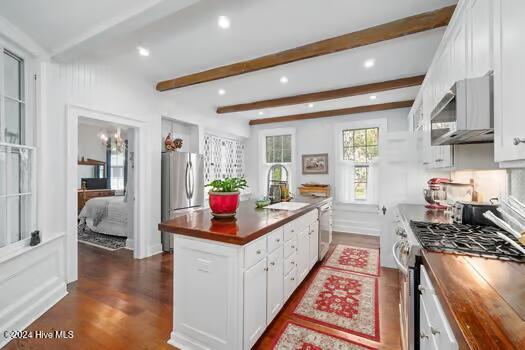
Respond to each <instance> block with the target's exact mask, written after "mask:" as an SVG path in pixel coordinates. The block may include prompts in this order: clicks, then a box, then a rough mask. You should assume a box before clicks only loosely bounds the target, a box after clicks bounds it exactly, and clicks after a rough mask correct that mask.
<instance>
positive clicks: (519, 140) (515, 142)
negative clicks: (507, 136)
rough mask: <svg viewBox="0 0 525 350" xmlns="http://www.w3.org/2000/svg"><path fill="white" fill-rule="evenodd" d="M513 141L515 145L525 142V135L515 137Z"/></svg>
mask: <svg viewBox="0 0 525 350" xmlns="http://www.w3.org/2000/svg"><path fill="white" fill-rule="evenodd" d="M512 143H514V145H515V146H517V145H519V144H520V143H525V137H515V138H514V140H512Z"/></svg>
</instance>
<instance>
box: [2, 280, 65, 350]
mask: <svg viewBox="0 0 525 350" xmlns="http://www.w3.org/2000/svg"><path fill="white" fill-rule="evenodd" d="M46 290H47V293H45V294H43V292H45V291H46ZM66 295H67V288H66V284H65V283H64V282H63V281H60V280H59V279H56V280H54V281H50V283H46V284H45V285H43V286H42V288H40V289H39V290H36V291H33V292H32V293H31V294H30V295H29V296H28V297H24V298H22V299H20V300H19V302H17V303H16V304H15V305H12V307H10V309H9V310H4V311H6V312H9V313H10V314H13V317H10V318H9V321H8V322H7V323H5V324H3V325H1V326H0V331H1V332H2V334H3V333H4V332H5V331H19V330H20V331H21V330H24V329H25V328H27V327H28V326H29V325H30V324H31V323H33V322H34V321H36V320H37V319H38V318H39V317H40V316H42V315H43V314H44V313H45V312H46V311H47V310H49V309H50V308H51V307H52V306H54V305H55V304H56V303H58V302H59V301H60V300H61V299H62V298H63V297H65V296H66ZM28 305H31V307H28ZM10 340H11V339H10V338H5V337H0V348H2V347H3V346H4V345H6V344H7V343H8V342H9V341H10Z"/></svg>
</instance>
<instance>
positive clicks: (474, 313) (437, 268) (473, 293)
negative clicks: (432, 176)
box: [399, 204, 525, 350]
mask: <svg viewBox="0 0 525 350" xmlns="http://www.w3.org/2000/svg"><path fill="white" fill-rule="evenodd" d="M399 212H400V214H401V216H402V217H403V219H404V220H405V221H407V222H410V220H415V221H427V222H434V223H451V218H450V216H449V215H447V214H446V213H445V212H444V211H442V210H429V209H426V208H425V207H424V206H423V205H414V204H400V205H399ZM422 255H423V265H424V266H425V268H426V269H427V272H428V274H429V276H430V278H431V279H432V284H433V285H434V287H435V289H436V294H437V296H438V298H439V300H440V302H441V305H442V306H443V310H444V311H445V313H446V316H447V318H448V320H449V322H450V326H451V328H452V331H453V332H454V335H455V337H456V339H457V341H458V344H459V348H460V349H462V350H463V349H468V350H471V349H472V350H473V349H475V350H487V349H491V350H498V349H501V350H503V349H505V350H510V349H525V264H519V263H514V262H510V261H501V260H496V259H486V258H481V257H473V256H466V255H456V254H447V253H436V252H429V251H426V250H424V249H423V250H422Z"/></svg>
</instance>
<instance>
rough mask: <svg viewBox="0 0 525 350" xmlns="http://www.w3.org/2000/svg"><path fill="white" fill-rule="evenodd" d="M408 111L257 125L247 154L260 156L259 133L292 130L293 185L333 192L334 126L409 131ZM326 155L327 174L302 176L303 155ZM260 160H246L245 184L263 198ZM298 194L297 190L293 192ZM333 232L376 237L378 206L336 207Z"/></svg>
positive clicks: (334, 188) (342, 205)
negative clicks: (359, 124)
mask: <svg viewBox="0 0 525 350" xmlns="http://www.w3.org/2000/svg"><path fill="white" fill-rule="evenodd" d="M408 112H409V109H408V108H403V109H396V110H389V111H380V112H370V113H361V114H353V115H348V116H340V117H334V118H321V119H310V120H303V121H296V122H286V123H275V124H266V125H264V124H263V125H256V126H254V127H252V134H251V136H250V138H249V141H248V142H247V154H252V155H254V154H257V155H259V154H260V152H259V144H258V134H259V131H261V130H266V129H270V128H284V127H286V128H295V135H296V136H295V137H296V141H295V142H296V153H295V154H294V156H295V159H296V162H297V163H296V171H295V173H294V178H295V183H296V184H298V185H300V184H302V183H305V182H320V183H325V184H330V185H331V186H332V191H333V192H336V191H337V188H336V187H335V176H334V172H335V162H334V160H335V146H336V145H335V144H334V132H335V131H334V127H335V125H336V124H340V123H344V122H348V121H359V120H364V119H382V118H385V119H387V121H388V131H389V132H390V131H403V130H408V123H407V115H408ZM315 153H328V163H329V171H328V174H326V175H303V174H302V169H301V156H302V155H303V154H315ZM261 161H262V160H261V159H260V157H247V169H248V171H247V180H248V182H249V184H250V186H254V187H257V188H252V190H253V191H254V193H257V195H264V194H265V193H264V192H265V189H264V188H260V187H261V186H257V184H259V183H261V181H262V180H261V178H260V176H264V178H266V174H259V171H258V169H259V162H261ZM292 191H293V192H294V193H297V189H296V188H295V189H293V190H292ZM334 229H335V230H337V231H345V232H354V233H363V234H371V235H379V218H378V216H377V206H363V205H349V204H336V206H335V210H334Z"/></svg>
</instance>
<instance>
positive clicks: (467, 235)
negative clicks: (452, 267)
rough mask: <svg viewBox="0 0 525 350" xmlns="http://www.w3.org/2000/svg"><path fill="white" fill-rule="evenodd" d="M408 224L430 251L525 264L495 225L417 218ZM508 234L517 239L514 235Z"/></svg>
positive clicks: (424, 246)
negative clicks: (421, 220)
mask: <svg viewBox="0 0 525 350" xmlns="http://www.w3.org/2000/svg"><path fill="white" fill-rule="evenodd" d="M410 226H411V227H412V231H413V232H414V234H415V235H416V237H417V239H418V240H419V242H420V243H421V245H422V246H423V248H425V249H427V250H429V251H437V252H449V253H461V254H468V255H475V256H482V257H485V258H496V259H501V260H511V261H516V262H524V263H525V255H523V254H522V253H521V252H520V251H518V250H517V249H516V248H514V247H513V246H512V245H511V244H509V243H508V242H506V241H505V240H503V239H501V238H500V237H498V235H497V234H496V232H501V233H503V234H506V232H502V230H500V229H498V228H497V227H493V226H476V225H464V224H439V223H429V222H420V221H411V222H410ZM507 236H509V235H508V234H507ZM509 237H510V238H511V239H513V240H515V241H516V242H518V240H516V239H515V238H514V237H511V236H509ZM518 244H519V242H518Z"/></svg>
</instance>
